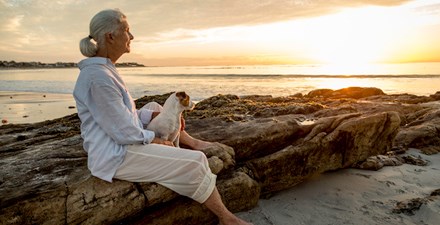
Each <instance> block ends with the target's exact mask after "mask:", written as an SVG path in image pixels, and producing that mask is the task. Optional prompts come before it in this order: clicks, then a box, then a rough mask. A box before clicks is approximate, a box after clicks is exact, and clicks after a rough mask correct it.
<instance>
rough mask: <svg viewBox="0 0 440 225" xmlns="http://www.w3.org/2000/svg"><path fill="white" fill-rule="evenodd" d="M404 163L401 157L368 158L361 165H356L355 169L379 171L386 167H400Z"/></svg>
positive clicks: (380, 156) (378, 156)
mask: <svg viewBox="0 0 440 225" xmlns="http://www.w3.org/2000/svg"><path fill="white" fill-rule="evenodd" d="M403 161H404V160H403V159H402V158H401V157H399V156H387V155H377V156H370V157H368V158H367V160H365V161H364V162H362V163H360V164H359V165H355V166H354V168H358V169H363V170H374V171H377V170H380V169H382V167H384V166H400V165H402V164H403Z"/></svg>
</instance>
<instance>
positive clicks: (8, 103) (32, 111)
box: [0, 91, 77, 124]
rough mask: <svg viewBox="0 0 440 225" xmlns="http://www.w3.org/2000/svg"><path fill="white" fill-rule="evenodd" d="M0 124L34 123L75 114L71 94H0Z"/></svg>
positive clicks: (3, 92) (5, 92) (4, 92)
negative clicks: (0, 122) (0, 121)
mask: <svg viewBox="0 0 440 225" xmlns="http://www.w3.org/2000/svg"><path fill="white" fill-rule="evenodd" d="M0 105H1V107H0V118H1V120H2V123H3V124H5V123H7V124H11V123H14V124H17V123H35V122H41V121H45V120H50V119H55V118H59V117H63V116H66V115H69V114H72V113H76V112H77V111H76V107H75V101H74V99H73V97H72V95H71V94H53V93H36V92H7V91H2V92H0Z"/></svg>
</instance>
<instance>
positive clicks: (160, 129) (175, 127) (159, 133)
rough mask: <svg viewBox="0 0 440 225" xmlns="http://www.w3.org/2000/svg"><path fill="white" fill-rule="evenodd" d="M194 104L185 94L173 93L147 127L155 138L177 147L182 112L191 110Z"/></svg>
mask: <svg viewBox="0 0 440 225" xmlns="http://www.w3.org/2000/svg"><path fill="white" fill-rule="evenodd" d="M194 105H195V104H194V102H192V101H191V99H190V97H189V95H187V94H186V93H185V92H177V93H173V94H171V95H170V97H168V99H167V100H166V101H165V103H164V104H163V110H162V112H161V113H159V115H157V116H156V117H155V118H154V119H152V120H151V122H150V123H149V124H148V126H147V130H151V131H154V133H155V135H156V137H158V138H161V139H163V140H167V141H171V142H173V144H174V146H175V147H179V138H180V128H181V127H182V124H181V120H180V118H181V116H182V112H183V111H184V110H192V109H193V108H194Z"/></svg>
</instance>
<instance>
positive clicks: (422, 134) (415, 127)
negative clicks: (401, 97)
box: [395, 109, 440, 154]
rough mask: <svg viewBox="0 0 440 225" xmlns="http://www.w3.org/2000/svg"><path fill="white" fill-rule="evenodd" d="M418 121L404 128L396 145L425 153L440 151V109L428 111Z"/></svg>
mask: <svg viewBox="0 0 440 225" xmlns="http://www.w3.org/2000/svg"><path fill="white" fill-rule="evenodd" d="M416 117H417V119H415V120H414V121H413V122H411V123H409V124H407V125H406V126H404V127H403V128H402V131H401V132H399V134H398V135H397V136H396V140H395V143H396V144H398V145H403V146H411V147H414V148H420V149H422V150H426V151H425V153H430V154H432V153H437V152H439V151H440V147H439V146H440V109H427V110H424V111H422V113H420V114H418V115H417V116H416Z"/></svg>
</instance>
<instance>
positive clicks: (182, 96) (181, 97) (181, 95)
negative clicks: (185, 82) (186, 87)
mask: <svg viewBox="0 0 440 225" xmlns="http://www.w3.org/2000/svg"><path fill="white" fill-rule="evenodd" d="M176 96H177V97H178V98H179V99H185V98H186V96H187V95H186V93H185V92H184V91H181V92H176Z"/></svg>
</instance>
